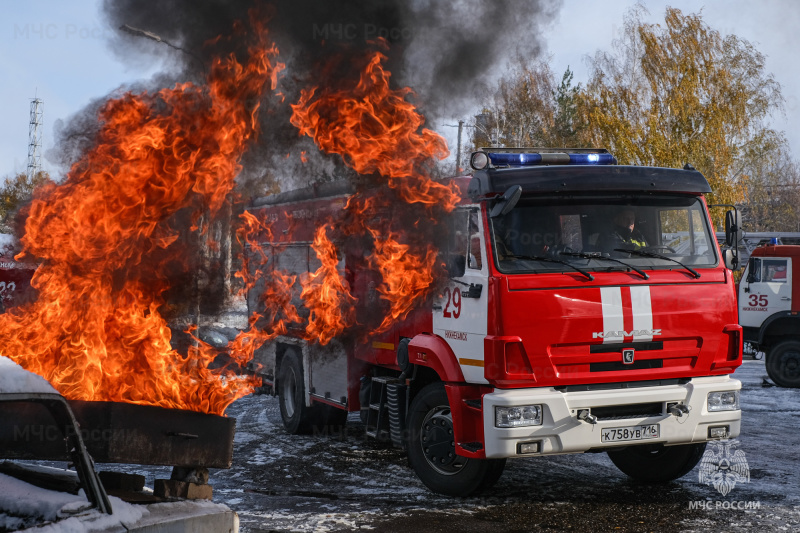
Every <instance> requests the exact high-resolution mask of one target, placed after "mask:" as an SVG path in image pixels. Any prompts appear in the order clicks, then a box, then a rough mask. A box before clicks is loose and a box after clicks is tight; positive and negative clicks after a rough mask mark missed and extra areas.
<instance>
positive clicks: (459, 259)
mask: <svg viewBox="0 0 800 533" xmlns="http://www.w3.org/2000/svg"><path fill="white" fill-rule="evenodd" d="M454 215H455V216H454V217H452V221H453V224H454V225H455V226H454V227H453V228H451V232H450V234H451V236H452V238H451V240H450V243H449V245H448V248H447V249H446V250H445V257H446V261H447V263H448V269H449V270H450V280H449V282H448V283H447V285H446V287H445V288H444V289H443V291H442V292H441V294H439V295H438V297H437V299H436V300H435V301H434V305H433V331H434V333H435V334H436V335H438V336H440V337H441V338H442V339H444V341H445V342H446V343H447V344H448V345H449V346H450V348H451V349H452V350H453V353H454V354H455V356H456V360H457V361H458V363H459V365H460V366H461V371H462V372H463V373H464V379H466V381H467V382H470V383H488V382H487V381H486V378H485V377H484V372H483V361H484V359H483V340H484V337H486V332H487V328H488V322H487V317H488V313H487V310H488V307H489V305H488V302H489V294H488V292H489V290H488V289H489V286H488V285H489V283H488V280H489V268H488V265H487V264H486V260H487V257H486V253H485V251H486V246H485V243H486V236H485V233H484V231H483V224H482V223H481V216H480V215H481V212H480V209H479V208H477V207H474V208H466V209H459V210H458V211H457V212H456V213H454Z"/></svg>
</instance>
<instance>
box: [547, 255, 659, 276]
mask: <svg viewBox="0 0 800 533" xmlns="http://www.w3.org/2000/svg"><path fill="white" fill-rule="evenodd" d="M559 255H568V256H570V257H580V258H582V259H603V260H604V261H613V262H614V263H619V264H620V265H622V266H624V267H627V268H629V269H631V270H633V271H634V272H636V273H637V274H639V275H640V276H642V277H643V278H644V279H650V276H648V275H647V272H645V271H643V270H639V269H638V268H636V267H635V266H633V265H629V264H628V263H625V262H624V261H620V260H619V259H614V258H613V257H605V256H604V255H602V254H601V253H600V252H594V253H589V252H560V253H559Z"/></svg>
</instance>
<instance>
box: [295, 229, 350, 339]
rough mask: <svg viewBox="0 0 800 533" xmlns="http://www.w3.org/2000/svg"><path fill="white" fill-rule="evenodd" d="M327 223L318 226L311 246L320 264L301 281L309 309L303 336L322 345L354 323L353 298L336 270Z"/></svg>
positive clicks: (335, 259)
mask: <svg viewBox="0 0 800 533" xmlns="http://www.w3.org/2000/svg"><path fill="white" fill-rule="evenodd" d="M326 228H327V226H320V227H319V228H318V229H317V232H316V236H315V237H314V244H313V245H312V246H311V248H312V249H313V250H314V252H316V254H317V258H318V259H319V260H320V261H321V262H322V265H321V266H320V267H319V269H317V271H316V272H314V273H309V274H308V277H307V278H306V279H305V280H303V282H302V285H303V292H302V293H300V297H301V298H302V299H303V303H304V304H305V306H306V307H307V308H308V309H309V311H310V313H311V314H310V316H309V318H308V326H306V337H307V338H308V339H315V340H318V342H319V343H320V344H322V345H325V344H328V343H329V342H330V341H331V339H333V338H334V337H336V336H337V335H339V334H340V333H341V332H342V331H344V330H345V329H346V328H348V327H350V326H352V325H353V323H354V318H355V308H354V307H353V304H354V303H355V299H354V298H353V297H352V296H351V295H350V289H349V287H348V286H347V283H346V282H345V281H344V280H343V279H342V276H341V274H340V272H339V269H338V265H339V257H338V253H337V250H336V247H335V246H334V245H333V243H332V242H331V241H330V240H328V236H327V233H326Z"/></svg>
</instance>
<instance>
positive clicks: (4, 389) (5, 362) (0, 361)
mask: <svg viewBox="0 0 800 533" xmlns="http://www.w3.org/2000/svg"><path fill="white" fill-rule="evenodd" d="M27 392H35V393H44V394H58V392H56V390H55V389H54V388H53V387H52V385H50V383H48V382H47V380H46V379H44V378H43V377H41V376H37V375H36V374H34V373H33V372H28V371H27V370H25V369H24V368H22V367H21V366H19V365H18V364H17V363H15V362H14V361H12V360H11V359H9V358H8V357H3V356H2V355H0V394H2V393H7V394H11V393H27Z"/></svg>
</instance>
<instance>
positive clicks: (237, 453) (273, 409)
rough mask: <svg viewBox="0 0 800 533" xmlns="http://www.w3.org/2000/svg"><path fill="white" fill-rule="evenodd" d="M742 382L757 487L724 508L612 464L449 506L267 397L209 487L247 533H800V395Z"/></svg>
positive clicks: (257, 399)
mask: <svg viewBox="0 0 800 533" xmlns="http://www.w3.org/2000/svg"><path fill="white" fill-rule="evenodd" d="M734 377H736V378H739V379H740V380H741V381H742V382H743V389H742V395H741V405H742V419H743V420H742V433H741V435H740V436H739V438H738V439H736V440H737V441H738V442H739V449H741V450H742V451H743V452H744V453H745V456H746V459H747V462H748V467H749V473H750V480H749V482H746V483H738V484H737V485H736V486H735V487H734V488H733V489H732V490H731V491H730V493H729V494H727V495H726V496H722V495H721V494H720V493H719V492H718V491H717V490H716V489H714V487H713V486H710V485H705V484H703V483H701V482H700V480H699V476H698V473H699V472H698V469H695V470H694V471H692V472H690V473H689V474H687V475H686V476H684V477H683V478H681V479H679V480H677V481H675V482H672V483H667V484H664V485H655V486H653V485H642V484H640V483H636V482H634V481H631V480H630V479H628V478H627V477H626V476H625V475H623V474H622V473H621V472H619V471H618V470H617V469H616V468H615V467H614V466H613V465H612V464H611V462H610V460H609V459H608V457H607V456H606V455H605V454H583V455H565V456H556V457H548V458H536V459H518V460H509V461H508V464H507V466H506V470H505V472H504V474H503V476H502V478H501V479H500V481H499V482H498V483H497V485H496V486H495V487H494V488H493V489H492V490H491V491H489V492H488V493H486V494H484V495H482V496H479V497H473V498H461V499H456V498H448V497H444V496H439V495H435V494H432V493H431V492H429V491H428V490H427V489H426V488H425V487H424V486H423V485H422V483H421V482H420V481H419V480H418V479H417V478H416V476H415V475H414V474H413V472H412V471H411V470H410V469H409V467H408V464H407V461H406V458H405V454H404V453H403V452H402V451H400V450H396V449H394V448H392V447H391V446H390V445H386V444H381V443H378V442H376V441H374V440H373V439H369V438H367V437H366V436H365V434H364V427H363V425H362V424H361V423H360V421H359V419H358V415H355V414H354V415H350V418H349V419H348V425H347V427H346V428H345V431H343V432H341V433H339V434H334V435H310V436H293V435H289V434H288V433H287V432H286V431H285V430H284V429H283V426H282V424H281V420H280V412H279V408H278V401H277V399H276V398H273V397H270V396H263V395H261V396H258V395H251V396H248V397H245V398H242V399H240V400H238V401H237V402H235V403H234V404H233V405H231V407H230V408H229V409H228V412H227V414H228V416H232V417H235V418H236V419H237V424H236V437H235V442H234V457H233V465H232V467H231V468H230V469H227V470H212V472H211V477H210V481H209V482H210V484H211V485H212V486H213V487H214V501H215V502H218V503H222V504H226V505H228V506H229V507H230V508H231V509H233V510H234V511H236V512H237V513H238V514H239V517H240V521H241V531H242V532H245V533H248V532H249V533H262V532H266V531H321V532H330V533H333V532H338V531H353V530H367V531H371V532H372V533H380V532H392V533H402V532H413V533H417V532H419V531H456V530H457V531H459V532H460V533H469V532H472V531H485V530H487V529H490V528H491V529H498V530H508V531H559V530H566V529H569V530H571V531H587V532H588V531H600V530H608V531H620V532H627V531H637V532H638V531H655V532H662V531H663V532H670V533H671V532H674V531H681V532H697V533H707V532H708V531H729V532H734V533H744V532H748V533H749V532H750V531H755V530H759V531H761V530H774V531H800V487H798V483H797V472H798V471H800V454H798V453H797V450H798V449H800V433H798V432H797V431H796V427H797V423H796V421H797V418H798V416H800V390H797V389H783V388H780V387H775V386H763V385H764V384H765V381H764V378H765V377H766V372H765V369H764V363H763V361H753V360H749V361H745V363H744V364H743V365H742V367H741V368H740V369H739V370H738V371H737V372H736V374H735V376H734ZM766 385H769V382H766ZM97 468H98V470H117V471H127V472H131V473H139V474H143V475H145V476H146V478H147V484H148V485H150V486H152V483H153V481H154V479H156V478H159V479H167V478H169V476H170V468H169V467H144V466H137V465H103V464H99V465H97ZM696 502H706V503H704V504H703V506H702V507H701V508H697V507H696ZM739 502H743V503H741V504H740V503H739ZM691 505H695V508H692V507H691ZM731 506H733V507H731ZM737 506H738V508H737ZM748 506H749V507H748Z"/></svg>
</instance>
